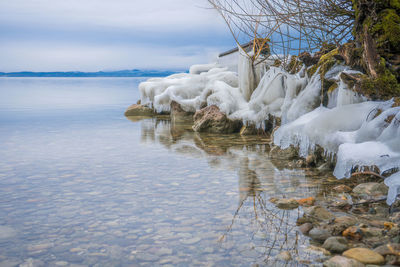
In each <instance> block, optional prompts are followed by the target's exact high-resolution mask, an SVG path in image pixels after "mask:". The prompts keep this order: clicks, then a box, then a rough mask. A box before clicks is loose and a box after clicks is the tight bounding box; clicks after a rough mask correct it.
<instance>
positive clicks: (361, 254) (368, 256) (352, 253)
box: [343, 248, 385, 265]
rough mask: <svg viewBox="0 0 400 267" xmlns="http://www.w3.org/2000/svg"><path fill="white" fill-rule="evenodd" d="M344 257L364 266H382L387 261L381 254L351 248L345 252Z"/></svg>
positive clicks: (364, 249) (365, 249)
mask: <svg viewBox="0 0 400 267" xmlns="http://www.w3.org/2000/svg"><path fill="white" fill-rule="evenodd" d="M343 256H345V257H348V258H352V259H355V260H357V261H359V262H361V263H364V264H377V265H381V264H384V263H385V259H384V258H383V257H382V255H381V254H379V253H377V252H375V251H373V250H370V249H368V248H351V249H349V250H346V251H345V252H343Z"/></svg>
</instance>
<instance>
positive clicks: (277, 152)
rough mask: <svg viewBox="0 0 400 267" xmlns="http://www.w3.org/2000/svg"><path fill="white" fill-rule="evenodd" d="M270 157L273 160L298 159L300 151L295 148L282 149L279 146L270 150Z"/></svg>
mask: <svg viewBox="0 0 400 267" xmlns="http://www.w3.org/2000/svg"><path fill="white" fill-rule="evenodd" d="M269 155H270V157H271V158H273V159H286V160H292V159H296V158H297V157H298V150H297V149H296V148H295V147H294V146H290V147H288V148H286V149H281V148H280V147H278V146H274V147H273V148H272V149H271V150H270V152H269Z"/></svg>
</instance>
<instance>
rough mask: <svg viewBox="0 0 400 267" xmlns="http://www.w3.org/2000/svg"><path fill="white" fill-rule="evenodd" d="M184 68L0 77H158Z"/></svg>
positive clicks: (18, 73)
mask: <svg viewBox="0 0 400 267" xmlns="http://www.w3.org/2000/svg"><path fill="white" fill-rule="evenodd" d="M187 71H188V70H183V69H132V70H115V71H104V70H100V71H91V72H86V71H15V72H0V77H156V76H168V75H171V74H175V73H179V72H187Z"/></svg>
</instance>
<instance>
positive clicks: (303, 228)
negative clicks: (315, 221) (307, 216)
mask: <svg viewBox="0 0 400 267" xmlns="http://www.w3.org/2000/svg"><path fill="white" fill-rule="evenodd" d="M312 228H313V225H312V224H311V223H303V224H302V225H300V226H299V230H300V232H301V233H302V234H303V235H306V234H308V232H310V230H311V229H312Z"/></svg>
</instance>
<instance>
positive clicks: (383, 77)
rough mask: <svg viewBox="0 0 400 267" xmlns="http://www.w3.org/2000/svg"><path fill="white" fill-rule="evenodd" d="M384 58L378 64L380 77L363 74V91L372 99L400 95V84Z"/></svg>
mask: <svg viewBox="0 0 400 267" xmlns="http://www.w3.org/2000/svg"><path fill="white" fill-rule="evenodd" d="M385 66H386V62H385V59H384V58H381V60H380V63H379V66H378V78H376V79H373V78H371V77H368V76H367V75H363V76H362V79H361V86H360V87H361V92H362V93H363V94H364V95H367V96H369V97H370V98H372V99H388V98H392V97H393V96H397V95H400V84H399V83H398V82H397V79H396V76H395V75H394V74H393V73H392V72H391V71H390V70H388V69H387V68H386V67H385Z"/></svg>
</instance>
